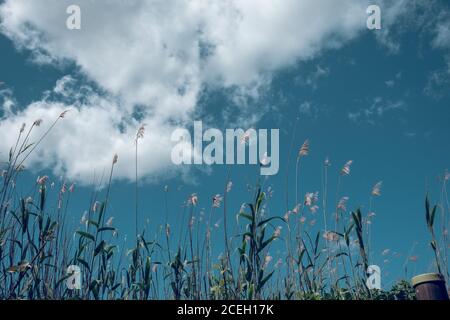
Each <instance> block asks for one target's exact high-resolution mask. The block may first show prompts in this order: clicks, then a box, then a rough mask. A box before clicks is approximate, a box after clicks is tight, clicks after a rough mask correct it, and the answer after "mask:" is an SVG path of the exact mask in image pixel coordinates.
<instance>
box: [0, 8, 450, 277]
mask: <svg viewBox="0 0 450 320" xmlns="http://www.w3.org/2000/svg"><path fill="white" fill-rule="evenodd" d="M71 4H78V5H79V6H80V7H81V10H82V28H81V30H68V29H67V28H66V19H67V16H68V15H67V14H66V8H67V7H68V6H69V5H71ZM369 4H378V5H380V7H381V14H382V29H381V30H368V29H367V28H366V19H367V17H368V15H367V13H366V8H367V6H368V5H369ZM0 19H1V23H0V32H1V34H0V52H1V60H0V82H2V84H1V86H0V105H1V110H0V113H1V120H0V136H1V137H2V142H1V144H0V156H1V157H2V161H3V160H4V159H3V158H5V157H6V156H7V154H8V152H9V148H10V147H11V145H13V144H14V142H15V139H16V138H17V135H16V133H17V132H18V130H19V128H20V127H21V125H22V123H27V124H28V125H31V123H33V121H35V120H37V119H42V120H43V124H42V125H41V126H40V127H39V128H38V129H37V130H35V131H34V138H36V137H38V136H39V135H40V134H42V133H43V132H44V131H45V130H46V129H47V128H48V126H49V125H50V124H51V122H52V121H53V120H54V119H55V118H57V117H58V115H59V114H60V113H61V112H62V111H64V110H67V109H70V112H69V113H68V114H67V116H66V117H65V118H64V119H63V121H60V122H59V123H58V125H57V126H56V127H55V129H54V130H53V131H52V133H51V135H49V136H48V138H47V139H46V140H45V141H44V142H43V144H42V145H41V146H40V148H39V149H38V150H37V152H36V153H35V155H34V156H33V157H31V158H30V159H29V160H28V162H27V163H26V166H27V168H28V169H29V172H28V173H27V174H28V175H29V179H30V181H31V179H35V177H36V176H37V175H43V174H48V175H51V176H53V177H55V178H54V179H59V177H63V179H66V180H67V181H70V182H75V183H77V185H79V186H80V188H79V189H78V190H79V191H78V192H79V193H80V198H81V197H82V196H83V194H84V193H86V194H88V193H89V192H90V191H89V190H90V188H91V187H92V182H93V180H94V177H101V176H102V174H104V172H105V170H108V168H109V166H110V163H111V159H112V157H113V155H114V154H118V156H119V162H118V164H117V168H116V172H115V179H116V185H115V189H114V190H113V192H114V196H115V197H116V198H118V199H121V197H124V198H126V197H131V196H132V190H131V188H130V182H132V181H133V179H134V174H135V171H134V170H135V168H134V143H133V140H134V137H135V134H136V132H137V130H138V128H139V127H140V126H141V125H142V124H145V125H146V126H145V128H146V131H145V135H144V138H143V139H142V140H141V142H140V145H139V148H140V149H139V159H140V167H139V172H138V174H139V176H140V179H141V181H142V191H141V193H142V194H143V195H144V197H145V198H146V200H147V201H144V200H143V203H142V204H141V207H142V211H143V213H142V214H143V216H145V217H148V218H149V219H152V221H158V219H159V215H158V212H159V210H162V207H163V204H162V203H159V202H160V201H158V199H160V198H161V193H162V192H163V191H162V190H163V187H164V186H165V185H169V186H170V188H171V190H173V191H174V194H173V202H172V203H173V210H174V211H176V210H177V209H178V208H179V207H180V205H181V202H182V201H183V199H185V198H186V197H187V196H188V195H189V194H191V193H192V192H197V193H198V194H199V195H201V196H200V199H201V201H202V196H203V201H204V202H203V205H204V206H205V207H208V206H209V205H210V204H209V202H210V198H211V197H212V195H213V194H216V193H221V192H222V191H221V190H223V184H224V183H225V181H226V177H227V175H230V177H231V179H232V180H233V183H234V185H235V189H234V190H235V196H230V197H231V199H230V201H232V202H233V203H234V204H235V205H236V207H237V208H236V210H237V209H238V208H239V206H240V203H242V202H244V201H247V200H248V199H246V198H242V195H246V194H247V193H246V188H247V187H246V185H247V184H248V183H253V182H254V180H255V177H256V174H257V172H258V168H255V167H252V166H241V167H231V168H228V167H220V166H213V167H206V166H183V167H175V166H173V165H172V164H171V162H170V151H171V147H172V143H171V142H170V135H171V133H172V132H173V130H174V129H175V128H176V127H179V126H181V127H190V126H192V123H193V121H194V120H202V121H203V122H204V124H207V125H208V126H210V127H216V128H219V129H221V130H225V129H226V128H234V127H242V128H244V129H246V128H250V127H255V128H269V129H270V128H279V129H280V149H281V154H280V161H281V166H280V172H279V174H278V175H277V176H274V177H271V178H269V179H268V181H266V183H267V185H270V186H272V188H273V190H274V198H273V203H272V206H271V207H272V209H271V210H272V212H271V213H272V214H283V211H284V210H285V206H284V195H285V177H286V174H287V175H289V176H291V179H290V180H291V181H293V178H292V175H293V172H294V169H295V168H293V167H292V163H293V162H295V160H292V162H291V165H290V166H288V159H289V157H291V158H292V157H294V158H295V152H296V150H297V149H298V147H299V146H300V145H301V144H302V143H303V141H304V140H305V139H309V140H310V143H311V152H310V155H309V156H308V157H307V158H306V159H305V162H304V164H303V165H304V169H303V172H302V173H301V175H302V178H301V181H302V182H301V188H300V190H301V192H302V193H305V192H307V191H310V192H313V191H316V190H319V191H320V190H321V188H322V187H321V186H322V170H323V161H324V160H325V158H326V157H329V158H330V160H331V163H332V166H331V169H330V170H331V172H332V173H330V175H331V176H330V180H332V182H330V191H329V194H333V195H334V190H333V188H336V186H335V185H336V181H337V176H338V173H339V170H340V168H341V167H342V165H343V164H344V163H345V162H346V161H347V160H350V159H351V160H354V164H353V166H352V173H351V175H350V176H349V177H346V179H345V181H344V182H343V186H341V188H342V190H341V192H340V193H341V194H340V195H341V196H343V195H346V196H349V198H350V200H349V208H355V207H357V206H362V207H363V208H364V209H365V210H366V211H367V210H368V208H367V206H368V196H369V194H370V190H371V187H372V186H373V185H374V184H375V183H376V182H378V181H381V180H382V181H383V190H382V196H381V197H380V198H377V199H376V202H375V204H374V208H372V209H373V210H374V211H375V212H376V214H377V216H376V218H375V221H374V226H373V229H374V234H373V236H374V239H376V244H374V246H375V248H376V250H378V252H381V251H383V250H384V249H386V248H390V249H391V250H392V252H395V251H397V252H400V253H402V254H403V256H402V257H401V258H398V259H397V260H398V261H396V262H395V261H393V262H392V263H397V271H395V272H394V271H392V273H395V277H399V276H401V275H402V274H399V272H398V269H399V268H398V266H400V265H403V262H404V260H405V259H406V258H407V256H408V255H418V256H420V257H423V258H424V259H423V260H424V262H423V264H417V266H412V267H413V268H417V269H418V270H422V269H424V270H425V269H427V268H428V267H429V263H428V260H427V259H425V257H427V256H428V254H429V252H428V251H429V250H428V247H427V234H426V229H425V227H424V221H423V199H424V195H425V193H426V192H427V191H430V192H431V194H432V196H434V199H435V200H436V201H437V200H439V196H440V193H439V190H440V182H439V180H438V178H437V177H438V176H439V175H442V174H444V172H445V169H446V168H448V167H449V162H448V161H449V154H450V150H449V148H448V145H449V144H448V137H449V131H450V129H449V126H448V121H449V119H450V117H449V115H450V111H449V109H448V108H449V102H450V99H449V94H448V92H450V91H449V89H450V50H449V48H450V7H449V5H448V4H447V2H446V1H434V0H431V1H425V0H411V1H406V0H399V1H365V0H343V1H335V0H314V1H307V0H304V1H298V0H285V1H269V0H242V1H241V0H228V1H205V0H191V1H182V0H173V1H126V2H125V1H120V0H109V1H90V0H78V1H76V0H70V1H69V0H39V1H31V0H4V1H0ZM294 128H296V129H294ZM291 143H292V145H293V146H294V152H293V153H292V154H290V145H291ZM97 182H98V181H97ZM293 187H294V186H293V185H292V183H291V185H290V187H289V188H290V189H291V188H293ZM241 191H242V192H241ZM329 201H331V202H334V201H335V199H334V197H330V199H329ZM81 202H82V201H79V203H77V204H76V205H75V207H74V209H73V211H74V212H73V216H74V219H75V220H76V219H78V216H79V215H80V214H81V213H82V212H83V210H84V209H83V205H86V203H81ZM118 202H119V203H117V202H116V204H113V206H115V207H114V208H113V212H114V213H115V214H116V215H117V217H116V220H118V221H122V222H124V223H125V224H126V222H127V217H126V214H125V213H123V212H126V211H127V210H129V209H130V208H132V207H133V204H132V203H130V204H127V203H122V204H120V203H121V201H118ZM289 205H290V206H291V207H294V205H295V204H294V203H289ZM328 214H331V213H330V212H329V213H328ZM311 219H313V217H311ZM218 220H219V218H218ZM156 224H157V223H156ZM124 228H125V230H127V229H126V228H128V227H126V226H125V227H124ZM416 241H417V243H418V244H417V245H413V244H414V243H415V242H416ZM411 248H413V249H411ZM379 259H380V260H379V261H378V263H379V264H383V260H386V259H387V260H390V259H391V258H390V257H389V258H388V257H381V256H380V258H379ZM392 260H395V258H394V257H392ZM389 263H391V262H390V261H389V262H386V264H389ZM393 269H395V268H393ZM393 277H394V276H393Z"/></svg>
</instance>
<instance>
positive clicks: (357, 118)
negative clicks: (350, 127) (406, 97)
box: [347, 97, 406, 124]
mask: <svg viewBox="0 0 450 320" xmlns="http://www.w3.org/2000/svg"><path fill="white" fill-rule="evenodd" d="M405 110H406V106H405V103H404V102H403V101H395V102H393V101H389V100H388V101H385V100H384V99H383V98H382V97H375V98H374V99H373V101H372V103H371V104H370V106H369V107H366V108H361V109H359V110H357V111H349V112H348V113H347V117H348V118H349V119H350V120H351V121H353V122H366V123H370V124H375V123H376V122H377V121H378V120H380V119H382V117H383V116H384V115H385V114H386V113H388V112H392V111H405Z"/></svg>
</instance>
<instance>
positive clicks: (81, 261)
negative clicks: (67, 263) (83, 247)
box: [77, 258, 91, 271]
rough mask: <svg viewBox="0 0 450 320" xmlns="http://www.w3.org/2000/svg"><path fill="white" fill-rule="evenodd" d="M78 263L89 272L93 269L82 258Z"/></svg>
mask: <svg viewBox="0 0 450 320" xmlns="http://www.w3.org/2000/svg"><path fill="white" fill-rule="evenodd" d="M77 261H78V262H79V263H81V264H82V265H83V266H84V267H85V268H86V269H88V270H89V271H91V268H90V267H89V264H88V263H87V262H86V260H84V259H82V258H77Z"/></svg>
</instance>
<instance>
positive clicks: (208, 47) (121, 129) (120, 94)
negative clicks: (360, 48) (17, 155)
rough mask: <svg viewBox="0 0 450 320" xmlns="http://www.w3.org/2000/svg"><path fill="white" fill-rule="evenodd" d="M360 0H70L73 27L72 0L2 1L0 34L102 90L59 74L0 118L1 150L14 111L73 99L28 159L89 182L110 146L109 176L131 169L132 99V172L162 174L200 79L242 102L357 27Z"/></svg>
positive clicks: (44, 113)
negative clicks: (143, 130)
mask: <svg viewBox="0 0 450 320" xmlns="http://www.w3.org/2000/svg"><path fill="white" fill-rule="evenodd" d="M368 2H369V1H361V0H342V1H335V0H311V1H307V0H304V1H299V0H285V1H271V0H229V1H212V0H192V1H182V0H174V1H165V0H164V1H163V0H155V1H135V0H130V1H122V0H110V1H106V2H103V1H91V0H79V1H77V4H79V5H80V7H81V9H82V29H81V30H68V29H67V28H66V27H65V20H66V17H67V15H66V13H65V12H66V8H67V6H68V5H70V4H73V1H71V0H41V1H30V0H6V1H5V2H4V3H3V4H2V5H1V6H0V19H1V31H2V33H4V34H5V35H6V36H8V37H9V38H11V39H13V41H14V43H15V44H16V45H17V46H18V47H19V48H22V49H25V50H29V51H31V52H32V53H33V56H34V61H35V62H36V63H40V64H57V65H64V63H65V62H67V61H73V62H75V64H76V65H77V66H78V67H79V71H80V72H81V73H82V74H83V75H85V76H86V77H87V79H89V80H92V81H94V82H95V83H96V85H98V86H99V87H100V88H102V89H103V90H104V91H105V92H106V95H100V94H97V93H95V92H94V91H93V90H91V89H90V88H89V87H86V86H84V87H81V88H77V87H76V85H73V83H72V82H73V81H74V79H73V78H72V77H66V78H63V79H61V80H60V81H59V82H58V84H57V85H56V88H55V89H54V90H53V92H47V93H44V95H43V99H42V101H38V102H35V103H32V104H31V105H29V106H27V107H25V108H23V110H22V111H20V112H16V113H14V114H9V115H7V116H5V117H4V119H3V120H1V122H0V134H1V135H2V136H7V139H6V141H5V142H4V143H3V144H2V147H1V148H2V150H0V151H1V152H3V151H5V150H6V149H7V148H8V144H9V143H11V142H12V139H13V137H12V135H11V134H10V132H14V130H17V128H18V127H20V125H21V123H22V122H27V123H32V122H33V121H34V120H35V118H37V117H39V118H43V119H44V120H46V121H51V120H50V119H52V118H53V117H56V116H57V115H58V113H59V112H61V111H62V110H64V109H66V108H67V107H70V106H72V107H74V111H73V112H72V113H71V114H70V116H69V117H68V118H67V119H64V123H61V124H60V125H59V126H58V127H57V128H56V129H55V132H54V133H53V134H52V135H51V137H49V139H48V140H47V142H46V144H45V145H44V146H43V147H42V149H41V151H40V153H39V156H38V157H35V158H34V159H31V160H32V161H31V164H30V165H33V164H37V163H40V164H41V165H42V166H46V167H51V168H53V169H54V171H55V172H56V173H60V172H64V173H66V175H67V176H68V177H70V178H75V179H78V180H80V181H84V182H89V179H90V177H91V176H92V174H93V171H94V170H96V171H98V170H102V169H104V168H105V167H107V166H109V163H110V161H111V157H112V154H113V153H114V152H117V153H118V154H119V157H120V160H119V162H120V163H123V166H118V168H117V175H118V176H119V177H122V178H132V176H133V173H132V168H131V167H132V166H130V164H131V163H132V162H131V160H132V148H133V144H132V136H133V135H134V133H135V130H136V129H137V127H138V121H136V120H135V119H134V118H133V116H132V114H133V110H134V108H135V107H136V105H139V106H141V109H140V110H142V119H141V121H142V122H145V123H146V124H147V130H148V133H147V135H146V137H145V138H144V139H143V140H142V144H141V156H142V158H143V159H145V161H141V166H142V168H141V174H142V175H143V176H149V175H154V174H157V173H159V174H162V173H163V172H164V170H165V169H167V168H168V159H169V158H168V154H169V152H170V144H169V143H168V137H170V133H171V131H172V130H173V128H174V124H175V123H176V124H185V123H186V122H188V121H190V120H191V117H192V112H193V111H194V110H195V107H196V105H197V101H198V97H199V95H200V94H201V93H202V90H203V88H204V86H205V85H206V86H214V87H218V88H221V87H225V88H234V89H236V92H238V95H237V98H236V101H237V103H239V101H245V99H242V92H244V93H249V92H250V93H255V92H256V95H257V92H258V90H255V89H254V88H255V87H256V88H257V87H258V86H260V85H261V83H263V84H267V83H270V76H271V74H272V73H273V72H274V71H276V70H278V69H280V68H282V67H285V66H288V65H290V64H292V63H295V62H296V61H299V60H310V59H313V58H314V57H315V56H317V55H318V54H320V53H321V52H322V51H323V50H325V49H333V48H338V47H340V46H341V45H342V44H343V43H345V42H346V41H347V40H349V39H352V38H354V37H355V36H357V35H358V34H359V33H360V32H361V31H363V30H365V23H366V18H367V15H366V12H365V9H366V7H367V5H368ZM267 79H269V81H267ZM81 89H83V90H81ZM76 94H78V96H76ZM48 95H50V96H52V95H55V96H56V97H58V99H56V98H50V97H49V96H48ZM78 98H79V99H78ZM68 100H69V101H70V103H68ZM242 107H245V103H244V106H242ZM258 118H259V117H255V119H254V121H257V120H258ZM6 133H8V134H6Z"/></svg>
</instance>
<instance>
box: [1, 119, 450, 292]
mask: <svg viewBox="0 0 450 320" xmlns="http://www.w3.org/2000/svg"><path fill="white" fill-rule="evenodd" d="M64 116H65V113H63V114H61V115H60V116H59V117H58V118H57V119H56V120H55V121H54V122H53V123H52V124H51V125H50V126H49V127H48V128H47V130H45V132H44V134H42V135H41V136H40V137H38V138H37V141H36V142H35V143H33V142H31V141H30V137H31V136H32V135H31V133H32V131H33V130H34V128H36V127H37V126H40V125H42V121H41V120H38V121H36V122H35V123H33V124H32V126H31V127H30V129H28V131H25V125H24V126H23V127H22V128H20V129H19V132H18V138H17V140H16V143H15V145H14V146H13V147H12V148H11V151H10V154H9V157H8V160H7V161H6V163H5V166H4V168H5V169H4V171H3V173H2V178H3V184H2V187H1V194H0V195H1V210H0V223H1V224H0V268H1V269H0V298H1V299H99V300H102V299H144V300H145V299H177V300H178V299H268V298H270V299H375V298H380V299H406V298H411V297H412V295H411V288H410V287H409V286H408V285H407V283H405V282H402V283H399V284H397V285H395V286H394V288H393V291H391V292H389V293H383V292H379V291H374V290H369V289H368V288H367V286H366V277H367V275H366V270H367V267H368V265H369V264H370V263H371V256H372V255H371V254H370V252H369V251H368V248H371V247H372V246H371V244H370V232H369V231H368V229H367V221H368V217H367V216H366V215H364V213H363V211H362V209H361V208H356V209H355V210H353V211H350V212H348V211H347V208H346V197H342V194H341V193H342V192H343V190H342V189H341V188H342V181H341V179H344V176H348V175H349V174H350V165H351V164H352V162H351V161H348V162H347V163H346V164H345V165H344V167H343V168H342V169H341V170H340V171H339V172H337V174H338V183H337V184H338V186H337V188H336V190H337V191H336V205H335V208H333V209H334V212H328V208H327V204H328V189H329V186H328V183H329V177H328V175H329V173H330V172H329V161H328V160H327V161H326V162H325V165H324V171H323V180H322V181H323V184H322V190H323V191H322V193H323V197H322V202H321V203H322V218H321V219H322V220H323V227H324V229H321V228H319V227H317V226H315V222H316V220H317V219H316V212H317V211H318V210H319V208H318V204H319V194H318V192H307V193H306V194H305V197H304V199H302V200H301V198H300V192H299V186H300V185H301V179H300V178H301V176H299V170H298V169H299V167H300V158H301V157H304V156H306V155H308V152H309V141H308V140H307V141H305V143H304V144H303V145H302V146H301V147H300V149H299V150H300V151H299V153H298V155H297V161H296V174H295V179H294V180H295V196H294V198H295V203H294V204H292V203H289V198H286V201H287V206H288V208H293V209H288V210H287V212H285V213H284V214H279V215H268V214H267V212H268V208H269V207H270V206H271V193H272V190H271V189H270V188H266V187H265V186H264V181H263V182H261V181H260V180H259V179H258V181H257V182H256V184H255V188H254V189H253V191H254V194H253V196H252V197H251V198H250V199H249V201H247V202H245V203H244V204H243V205H242V207H241V208H240V209H239V210H236V209H235V208H230V207H229V205H228V202H229V200H228V198H229V196H230V195H231V193H232V183H231V180H230V179H229V177H227V179H226V181H225V187H224V190H223V195H220V194H215V195H214V194H213V195H211V198H212V201H211V203H210V207H209V208H207V209H206V212H204V211H203V210H202V209H200V208H199V207H198V202H199V201H201V198H200V196H199V195H197V194H192V195H190V196H189V197H188V198H187V200H186V202H185V203H184V206H183V208H182V212H181V215H180V218H179V219H178V220H179V221H180V224H181V227H180V229H179V232H177V234H178V236H177V237H176V236H175V235H173V234H172V231H171V226H170V224H169V219H170V216H171V210H170V207H169V205H168V204H169V202H170V200H169V197H171V192H172V190H169V188H168V187H166V188H165V189H164V208H165V214H164V215H165V217H164V225H163V226H162V227H161V229H160V232H159V233H156V234H153V235H146V232H147V230H146V228H145V227H143V228H142V227H141V228H140V227H139V226H140V224H139V220H138V218H139V210H138V201H139V197H138V191H139V184H138V141H139V140H140V139H142V138H143V131H144V129H143V126H142V127H141V128H140V129H139V131H138V133H137V135H136V137H135V161H136V163H135V166H136V167H135V170H136V181H135V189H136V190H135V194H136V199H135V202H136V203H135V221H134V222H135V235H134V238H133V239H131V241H130V242H128V240H127V239H125V238H124V237H122V236H120V235H119V230H118V228H116V227H115V226H114V225H113V220H112V217H110V216H109V215H108V214H109V210H108V208H109V206H110V203H111V201H113V199H111V197H110V194H111V192H110V191H111V188H112V186H113V184H112V183H113V179H114V169H115V166H116V164H117V162H118V161H120V159H119V157H118V156H117V155H114V156H113V157H112V161H111V167H110V171H109V177H108V180H107V181H108V183H107V185H106V188H105V193H104V196H101V194H102V193H98V192H93V193H92V196H91V199H89V201H87V204H86V207H87V209H86V212H85V213H84V214H83V216H82V217H81V224H80V226H79V227H78V228H76V230H73V229H72V228H73V227H72V226H71V225H70V224H69V223H68V218H67V209H68V206H69V204H70V201H69V200H70V197H73V191H74V186H71V187H70V188H69V189H68V188H67V186H66V183H65V182H64V181H62V182H61V186H59V187H57V188H55V186H54V185H53V184H50V179H49V178H48V177H47V176H44V177H39V178H38V179H37V181H36V183H35V184H34V185H33V186H30V192H29V193H27V194H25V195H21V194H18V191H17V190H18V189H17V188H16V186H15V183H16V181H18V177H19V175H20V174H21V172H23V170H24V168H23V164H24V163H25V161H26V160H27V159H28V158H29V157H30V156H31V154H32V152H34V151H35V150H36V149H37V148H39V147H40V145H41V142H42V141H43V140H44V139H45V137H47V136H48V135H50V134H51V131H52V129H53V128H54V127H55V126H56V125H58V122H59V121H60V120H61V119H63V118H64ZM447 181H448V175H447V173H446V176H445V177H444V179H443V186H442V193H441V201H440V204H439V205H435V206H431V204H430V201H429V200H428V197H427V200H426V205H425V209H426V222H427V226H428V229H429V231H430V234H431V242H430V243H431V247H432V249H433V252H434V253H435V266H436V268H437V271H439V272H441V273H443V274H444V275H445V276H446V278H447V279H448V277H449V274H448V255H447V251H446V248H448V232H447V231H446V230H448V228H447V224H448V212H449V205H448V200H447V199H448V197H447V191H446V183H447ZM55 192H56V193H57V196H56V202H57V203H56V204H54V203H49V202H50V201H52V199H54V198H55V197H54V196H52V193H55ZM286 192H287V190H286ZM376 195H379V192H378V193H377V192H375V193H374V191H373V190H372V194H371V196H370V203H372V197H373V196H376ZM211 198H210V199H211ZM205 199H206V197H205ZM82 200H83V199H80V200H79V201H82ZM371 206H372V205H371V204H370V209H371ZM438 208H439V209H440V210H439V211H438ZM221 209H222V210H223V218H222V222H223V226H222V228H223V243H219V244H218V245H217V246H215V243H214V241H213V240H212V234H213V233H215V232H216V230H217V229H218V228H220V226H218V225H214V222H213V216H214V213H215V212H216V211H218V210H221ZM437 212H439V213H440V215H441V219H440V221H441V224H442V225H441V227H442V228H440V229H439V230H438V229H436V225H435V216H436V214H437ZM367 214H370V210H369V212H368V213H367ZM230 216H236V220H235V221H233V220H232V219H231V220H230V219H227V218H229V217H230ZM330 218H332V219H334V222H335V223H334V228H332V227H331V226H330V224H331V223H329V222H330ZM308 219H309V220H308ZM365 228H366V232H365ZM230 230H234V231H233V233H231V234H230V233H229V232H230ZM436 231H439V232H441V233H442V234H441V235H439V234H436ZM368 237H369V239H368ZM215 238H217V237H215ZM217 248H219V249H222V253H221V254H220V256H219V257H217V258H215V257H214V256H213V252H214V249H217ZM274 253H276V254H274ZM69 265H78V266H80V267H81V269H82V288H81V289H79V290H78V289H75V290H70V289H69V288H68V286H67V285H66V281H67V280H68V279H70V278H71V276H72V274H70V273H67V267H68V266H69Z"/></svg>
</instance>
